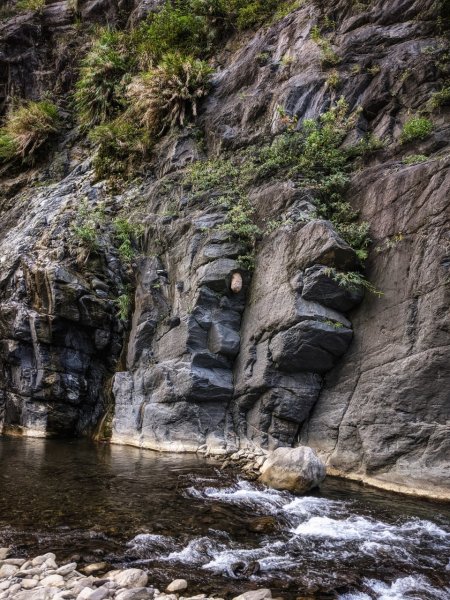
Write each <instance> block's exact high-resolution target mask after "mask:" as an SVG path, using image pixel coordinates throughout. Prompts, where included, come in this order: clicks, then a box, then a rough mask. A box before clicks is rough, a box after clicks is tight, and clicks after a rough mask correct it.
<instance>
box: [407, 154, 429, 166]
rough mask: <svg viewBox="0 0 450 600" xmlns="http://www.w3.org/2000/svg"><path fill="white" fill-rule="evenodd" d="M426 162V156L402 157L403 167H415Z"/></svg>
mask: <svg viewBox="0 0 450 600" xmlns="http://www.w3.org/2000/svg"><path fill="white" fill-rule="evenodd" d="M426 160H428V156H425V154H410V155H409V156H404V157H403V163H404V164H405V165H417V164H419V163H421V162H425V161H426Z"/></svg>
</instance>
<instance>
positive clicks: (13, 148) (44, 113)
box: [0, 100, 59, 162]
mask: <svg viewBox="0 0 450 600" xmlns="http://www.w3.org/2000/svg"><path fill="white" fill-rule="evenodd" d="M58 129H59V114H58V108H57V107H56V106H55V104H53V103H52V102H49V101H48V100H40V101H38V102H36V101H28V102H25V103H23V104H21V105H20V106H18V107H17V108H15V109H13V110H11V111H10V112H9V114H8V115H7V117H6V121H5V124H4V126H3V127H2V128H1V129H0V160H1V161H2V162H8V161H10V160H14V159H22V161H24V160H29V159H31V158H32V157H34V156H35V155H36V153H37V152H38V151H39V149H40V148H41V147H42V146H43V145H44V144H45V143H46V142H47V141H48V140H49V138H50V137H51V136H52V135H54V134H55V133H56V132H57V131H58Z"/></svg>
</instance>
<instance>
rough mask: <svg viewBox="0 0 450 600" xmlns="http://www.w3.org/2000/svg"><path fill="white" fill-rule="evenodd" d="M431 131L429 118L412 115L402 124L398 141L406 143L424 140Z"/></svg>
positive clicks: (431, 124)
mask: <svg viewBox="0 0 450 600" xmlns="http://www.w3.org/2000/svg"><path fill="white" fill-rule="evenodd" d="M432 131H433V122H432V121H430V119H427V118H426V117H421V116H413V117H410V118H409V119H408V120H407V121H406V123H405V124H404V125H403V130H402V133H401V135H400V141H401V142H402V143H403V144H406V143H408V142H413V141H415V140H424V139H425V138H427V137H428V136H429V135H430V133H431V132H432Z"/></svg>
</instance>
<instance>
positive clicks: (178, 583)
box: [166, 579, 188, 594]
mask: <svg viewBox="0 0 450 600" xmlns="http://www.w3.org/2000/svg"><path fill="white" fill-rule="evenodd" d="M187 586H188V583H187V581H186V579H175V580H174V581H172V583H169V585H168V586H167V588H166V592H168V593H169V594H173V593H175V592H182V591H183V590H185V589H186V588H187Z"/></svg>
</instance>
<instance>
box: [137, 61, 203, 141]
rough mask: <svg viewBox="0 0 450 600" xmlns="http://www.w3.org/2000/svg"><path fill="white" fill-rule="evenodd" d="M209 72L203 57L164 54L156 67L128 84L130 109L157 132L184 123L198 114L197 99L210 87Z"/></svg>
mask: <svg viewBox="0 0 450 600" xmlns="http://www.w3.org/2000/svg"><path fill="white" fill-rule="evenodd" d="M211 73H212V69H211V67H210V66H209V65H208V64H207V63H206V62H204V61H202V60H199V59H194V58H191V57H190V56H184V55H182V54H179V53H170V54H166V55H165V56H164V57H163V59H162V60H161V63H160V64H159V65H158V66H157V67H155V68H154V69H152V70H150V71H148V72H147V73H145V74H144V75H141V76H138V77H136V78H134V79H133V81H132V82H131V84H130V85H129V87H128V90H127V97H128V100H129V102H130V110H131V113H132V114H133V115H134V116H135V117H136V120H137V121H138V122H139V124H140V126H141V127H143V128H144V129H146V130H147V131H149V132H152V133H155V134H157V135H158V134H160V133H161V132H162V131H164V129H166V128H167V127H174V126H175V125H181V126H183V125H184V124H185V122H186V120H187V119H188V118H190V117H196V116H197V103H198V101H199V100H200V99H201V98H203V97H204V96H206V94H207V93H208V91H209V88H210V78H211Z"/></svg>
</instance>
